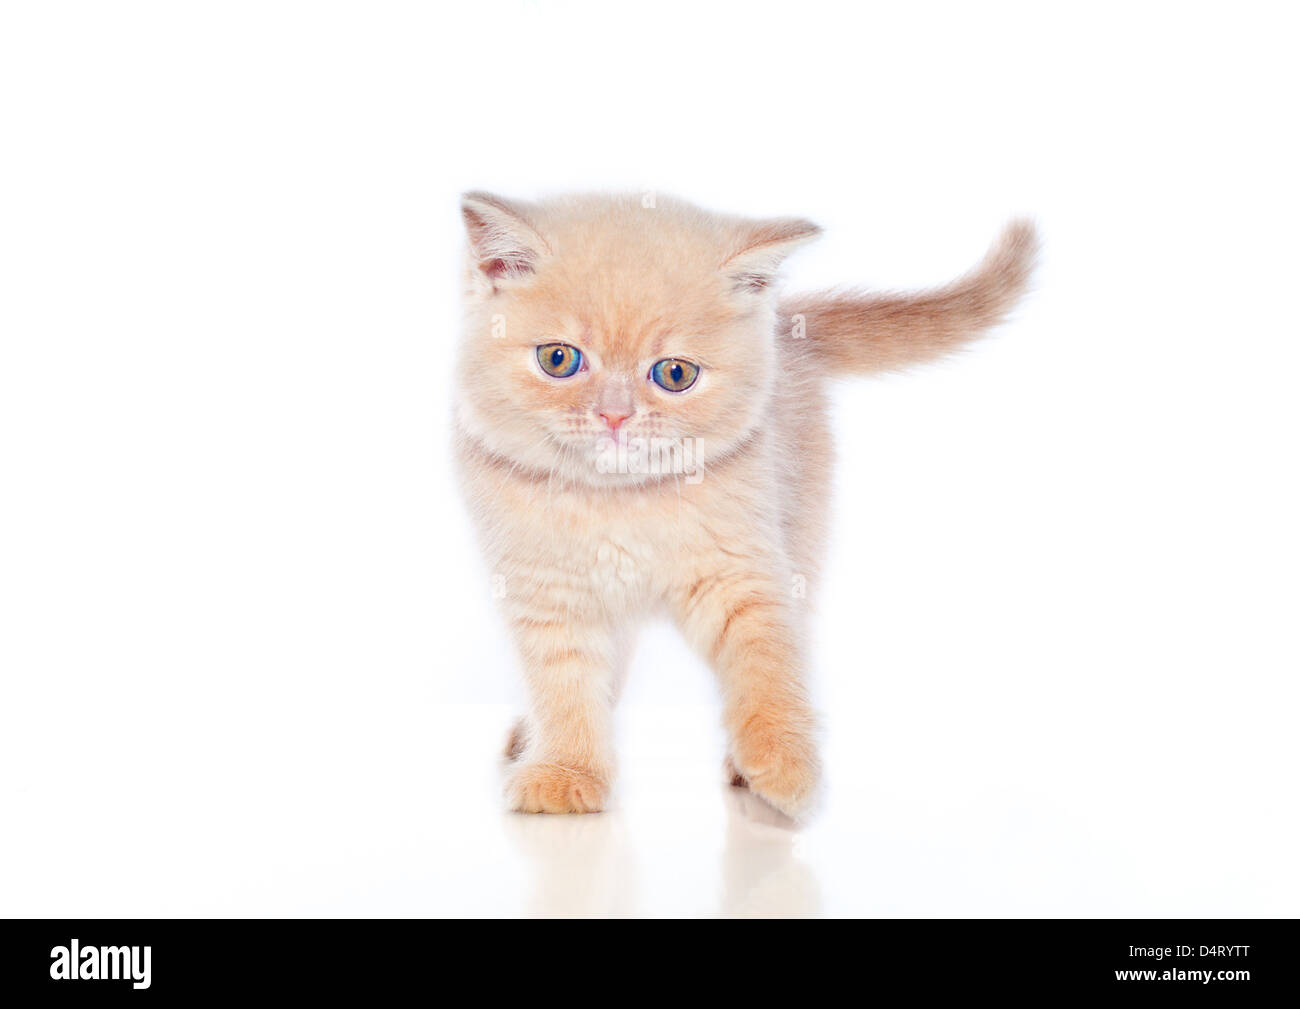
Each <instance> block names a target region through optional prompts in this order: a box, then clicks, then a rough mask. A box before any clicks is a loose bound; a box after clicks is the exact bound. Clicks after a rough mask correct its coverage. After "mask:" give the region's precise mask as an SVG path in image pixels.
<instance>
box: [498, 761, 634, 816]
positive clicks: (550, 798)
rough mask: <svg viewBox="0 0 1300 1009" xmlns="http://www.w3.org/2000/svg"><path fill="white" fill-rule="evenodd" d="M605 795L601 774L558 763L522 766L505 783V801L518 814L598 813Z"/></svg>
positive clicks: (606, 785)
mask: <svg viewBox="0 0 1300 1009" xmlns="http://www.w3.org/2000/svg"><path fill="white" fill-rule="evenodd" d="M608 793H609V782H608V781H607V780H606V778H605V776H604V775H602V774H599V773H597V772H595V771H587V770H583V769H581V768H576V767H564V766H562V765H560V764H545V763H532V764H523V765H521V766H520V767H518V768H516V769H514V770H513V771H511V773H510V777H509V778H508V779H507V781H506V800H507V801H508V802H509V803H510V808H511V809H513V810H516V811H518V812H520V813H599V812H600V811H601V810H602V809H604V808H605V798H606V796H607V795H608Z"/></svg>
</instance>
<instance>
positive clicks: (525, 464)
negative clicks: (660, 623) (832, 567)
mask: <svg viewBox="0 0 1300 1009" xmlns="http://www.w3.org/2000/svg"><path fill="white" fill-rule="evenodd" d="M647 203H653V205H646V204H647ZM462 210H463V214H464V218H465V224H466V230H467V234H468V239H469V257H468V263H467V267H466V273H465V292H466V297H465V305H466V317H465V336H464V340H463V343H462V348H461V360H460V365H459V369H458V372H457V380H458V406H457V415H456V422H457V448H458V458H459V462H460V467H461V470H462V476H463V483H464V487H465V490H466V494H467V498H468V501H469V505H470V509H471V511H472V514H473V516H474V518H475V520H476V522H477V525H478V527H479V529H480V531H481V534H482V541H483V545H484V549H485V550H486V553H487V556H488V560H489V563H490V565H491V567H492V570H493V571H494V572H495V574H496V583H495V584H496V588H497V592H496V595H497V596H498V597H499V598H500V601H501V603H502V607H503V611H504V615H505V618H506V621H507V623H508V625H509V627H510V630H511V633H512V634H513V636H514V639H515V642H516V644H517V646H518V651H519V655H520V658H521V660H522V665H523V670H524V675H525V679H526V683H527V688H528V697H529V710H528V712H527V715H526V716H525V717H524V718H523V719H521V721H520V723H519V725H518V726H517V727H516V728H515V730H514V732H513V733H512V734H511V737H510V740H509V742H508V744H507V758H508V761H509V763H508V768H507V786H506V792H507V798H508V801H509V803H510V806H511V807H512V808H514V809H517V810H523V811H529V812H551V813H564V812H592V811H596V810H599V809H601V808H603V807H604V805H605V803H606V801H607V797H608V794H609V788H610V783H611V781H612V780H613V776H614V750H613V743H612V740H611V709H612V706H613V704H614V701H615V699H616V697H617V695H618V692H619V687H620V684H621V681H622V678H623V674H624V670H625V668H626V665H627V659H628V655H629V651H630V649H631V647H632V643H633V637H634V635H635V632H636V629H637V627H638V626H639V624H640V622H641V621H642V620H643V619H644V618H645V617H646V616H647V615H649V614H652V613H654V612H656V611H666V612H667V613H668V614H669V615H670V616H671V617H672V619H673V620H675V621H676V623H677V624H678V626H679V627H680V628H681V630H682V632H683V633H684V634H685V636H686V637H687V639H688V640H689V641H690V642H691V644H692V645H693V646H694V647H695V648H696V649H697V650H698V651H699V653H700V654H701V655H703V656H704V657H705V658H706V659H707V661H708V662H709V663H710V664H711V665H712V666H713V668H714V669H715V670H716V671H717V675H718V679H719V682H720V685H721V689H722V695H723V710H724V720H725V724H726V729H727V734H728V739H729V741H730V743H729V753H728V755H727V775H728V777H729V778H730V779H731V780H733V782H734V783H735V784H738V785H747V786H748V787H750V788H751V789H753V790H754V791H755V792H756V793H757V794H759V795H760V796H762V797H763V798H765V799H766V800H767V801H768V802H770V803H771V804H772V805H774V806H775V807H777V808H778V809H780V810H781V811H783V812H785V813H787V814H789V815H792V816H797V815H799V814H800V813H802V812H804V811H805V810H806V809H807V808H808V807H809V804H810V802H811V801H812V799H813V797H814V795H815V791H816V784H817V779H818V759H817V751H816V746H815V732H814V730H815V718H814V714H813V711H812V709H811V707H810V705H809V701H808V696H807V692H806V689H805V685H804V658H803V655H804V644H803V635H804V623H805V620H804V616H805V612H806V598H805V597H806V595H807V593H808V591H809V590H810V589H811V587H812V586H814V585H815V583H816V580H817V572H818V566H819V563H820V557H821V554H822V550H823V547H824V540H825V519H826V508H827V496H828V487H829V470H830V465H831V438H830V432H829V428H828V425H827V419H826V410H825V393H824V386H825V384H826V380H827V379H828V378H829V377H831V376H833V375H837V374H864V373H868V372H872V371H880V370H882V369H893V368H900V367H904V366H906V365H909V364H913V363H916V362H922V361H927V360H930V359H933V358H936V357H938V356H941V355H943V354H945V353H947V352H949V351H951V350H952V349H954V348H956V347H958V346H961V345H962V344H963V343H965V342H967V341H969V340H971V339H972V338H974V337H975V336H977V335H979V334H980V333H981V332H983V331H984V330H986V329H987V328H988V327H990V326H992V325H994V324H995V323H997V322H998V321H999V320H1000V319H1001V318H1002V317H1003V315H1004V314H1005V313H1006V312H1007V311H1008V310H1009V309H1010V308H1011V307H1012V306H1013V305H1014V303H1015V302H1016V300H1017V298H1018V297H1019V295H1020V294H1021V292H1022V290H1023V289H1024V286H1025V284H1026V281H1027V279H1028V276H1029V272H1030V268H1031V261H1032V258H1033V252H1034V235H1033V231H1032V229H1031V228H1030V226H1029V225H1028V224H1025V223H1013V224H1012V225H1010V226H1009V227H1008V229H1007V231H1006V232H1005V234H1004V235H1003V236H1002V238H1001V239H1000V241H999V242H998V243H997V245H996V246H995V247H994V248H993V250H992V251H991V252H990V253H989V255H988V257H987V258H986V259H985V260H984V262H983V263H982V264H981V265H980V266H979V267H977V268H976V269H975V270H974V271H972V272H971V273H970V274H969V275H967V276H966V277H964V278H962V279H960V280H958V281H956V282H955V283H953V284H951V285H949V286H948V287H945V288H942V289H939V290H936V291H933V292H928V293H923V294H916V295H869V294H857V293H852V292H848V293H833V292H832V293H826V294H819V295H811V296H805V297H797V298H792V299H789V300H787V301H780V300H778V298H777V295H776V293H775V285H774V281H775V279H776V272H777V270H778V268H779V266H780V264H781V261H782V260H783V259H784V258H785V257H786V256H787V255H788V254H789V253H790V252H791V251H793V250H794V249H795V248H797V247H798V246H799V245H800V244H802V243H804V242H806V241H808V240H809V239H811V238H813V237H815V236H816V235H817V233H818V229H817V227H816V226H815V225H813V224H810V223H808V222H806V221H802V220H797V219H793V218H791V219H778V220H766V221H754V220H745V219H740V218H734V217H727V216H722V215H718V214H712V213H708V212H705V211H702V210H700V209H698V208H695V207H693V206H690V205H689V204H686V203H683V202H679V201H670V200H666V199H664V198H662V197H660V198H659V199H657V200H654V201H644V202H643V201H642V200H641V199H640V198H637V197H606V196H583V197H569V198H562V199H555V200H549V201H546V202H540V203H529V204H525V203H518V202H511V201H507V200H503V199H501V198H500V197H496V196H491V195H488V194H483V193H470V194H467V195H466V196H465V197H464V199H463V203H462ZM548 343H564V344H569V345H571V346H574V347H577V348H579V349H580V350H581V351H582V352H583V355H584V368H583V370H581V371H580V372H579V373H578V374H576V375H574V376H572V377H570V378H562V379H560V378H553V377H551V376H550V375H548V374H546V373H545V372H544V371H543V369H542V368H541V367H539V365H538V361H537V347H538V346H539V345H542V344H548ZM663 358H684V359H687V360H689V361H692V362H695V363H696V364H698V365H699V366H700V374H699V378H698V379H697V381H696V383H695V385H694V386H692V387H691V388H690V389H689V390H687V391H685V392H678V393H674V392H668V391H665V390H664V389H662V388H660V387H659V386H657V385H655V384H654V383H653V382H651V381H650V380H649V378H648V375H649V370H650V368H651V366H652V365H653V364H654V362H655V361H658V360H661V359H663ZM624 416H625V417H626V420H624V421H622V422H621V423H619V424H617V425H615V427H613V428H611V423H612V419H617V418H619V417H624ZM652 439H657V440H659V442H660V443H662V444H670V445H686V446H688V447H689V453H688V455H689V457H690V458H689V460H688V461H689V463H690V468H689V469H686V468H683V467H680V466H678V467H674V468H673V470H672V471H669V472H665V471H663V470H662V469H660V470H659V471H647V470H646V467H644V466H641V467H638V466H635V465H618V466H610V465H608V462H609V460H610V459H611V458H614V456H613V455H611V453H612V452H613V450H614V449H615V448H617V447H618V446H620V445H622V446H623V447H626V446H628V445H636V444H646V443H647V442H649V441H650V440H652Z"/></svg>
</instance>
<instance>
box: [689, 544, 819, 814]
mask: <svg viewBox="0 0 1300 1009" xmlns="http://www.w3.org/2000/svg"><path fill="white" fill-rule="evenodd" d="M777 585H778V583H777V581H776V580H775V579H772V578H769V577H768V576H767V575H766V574H765V573H760V572H755V571H746V570H736V569H734V568H731V567H721V566H720V567H719V568H717V569H715V570H713V571H710V572H708V573H701V572H700V571H699V569H697V570H696V572H695V573H694V574H693V576H692V577H691V579H690V580H689V581H687V582H684V583H683V585H682V587H681V590H680V593H679V595H678V599H677V606H676V608H677V611H678V614H679V618H680V620H681V623H682V627H683V630H684V631H685V632H686V634H687V637H688V638H690V639H691V640H692V641H693V642H694V643H695V645H696V646H697V647H698V648H699V649H700V650H701V651H702V652H703V653H704V654H705V655H707V656H708V657H709V658H710V659H711V660H712V662H713V665H714V668H715V669H716V670H717V673H718V677H719V680H720V681H721V685H722V691H723V704H724V718H725V722H726V727H727V731H728V734H729V735H730V738H731V754H730V761H731V764H732V766H733V767H734V769H735V770H736V771H737V772H738V773H739V775H740V776H742V777H743V779H744V782H746V783H748V785H749V787H750V788H752V789H753V790H754V791H755V792H757V793H758V794H759V795H761V796H762V797H763V798H764V799H766V800H767V801H768V802H770V803H771V804H772V805H773V806H775V807H776V808H777V809H779V810H781V812H783V813H786V814H787V815H789V816H798V815H799V814H801V813H803V812H805V811H806V810H807V808H808V806H809V805H810V804H811V802H812V800H813V798H814V795H815V792H816V787H817V781H818V775H819V769H820V765H819V762H818V759H817V750H816V739H815V730H816V719H815V717H814V715H813V712H812V707H811V705H810V704H809V701H808V696H807V691H806V689H805V686H804V681H803V669H802V659H801V656H800V649H799V644H798V640H797V636H796V634H795V632H794V628H793V621H792V619H791V616H792V615H791V613H790V610H789V606H790V602H789V600H788V599H786V598H785V597H784V596H783V595H782V594H781V592H780V589H779V588H778V587H777ZM737 783H740V782H737Z"/></svg>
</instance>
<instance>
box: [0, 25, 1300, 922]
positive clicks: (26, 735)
mask: <svg viewBox="0 0 1300 1009" xmlns="http://www.w3.org/2000/svg"><path fill="white" fill-rule="evenodd" d="M1287 20H1288V19H1287V13H1286V7H1285V5H1281V4H1279V5H1276V6H1271V5H1253V4H1239V5H1233V6H1232V7H1231V8H1228V7H1219V8H1217V9H1215V8H1209V7H1202V6H1200V5H1187V4H1177V5H1168V6H1165V5H1154V4H1117V5H1110V4H1093V5H1090V6H1089V7H1088V8H1087V10H1086V11H1085V10H1083V9H1080V10H1079V11H1078V12H1077V13H1074V14H1071V13H1067V12H1066V11H1065V9H1064V8H1061V7H1059V6H1055V5H1043V4H1023V5H1020V4H1017V5H1008V4H978V5H957V4H952V5H949V4H907V5H899V4H879V5H877V4H848V3H845V4H828V5H817V4H812V3H800V4H794V5H792V4H782V5H776V6H770V7H769V6H765V5H762V4H755V3H745V4H739V5H728V4H713V3H692V4H688V5H685V6H682V7H680V8H675V7H672V6H667V5H662V4H651V5H635V6H627V5H618V4H594V5H590V6H588V5H578V4H560V3H555V4H543V3H509V2H504V0H499V2H497V3H494V4H491V5H487V6H481V5H475V6H474V7H473V8H471V7H470V5H466V6H465V8H464V9H458V8H456V7H455V6H453V5H450V4H415V5H405V4H361V3H355V4H340V3H330V4H318V3H311V4H306V3H304V4H289V3H249V4H244V3H225V4H173V3H157V4H139V3H125V4H113V5H105V4H90V3H87V4H63V3H41V4H37V3H31V4H24V3H10V4H6V5H5V6H4V8H3V13H2V14H0V144H3V148H4V152H3V157H2V158H0V174H2V175H3V184H2V185H0V338H2V340H3V350H2V354H3V356H2V357H0V479H2V480H3V494H2V496H0V512H2V516H0V517H2V521H0V621H2V623H0V663H2V665H0V675H2V676H3V681H2V690H3V694H2V695H0V789H2V791H0V803H2V806H0V819H2V821H3V822H2V824H0V828H2V829H0V913H3V914H6V915H88V916H89V915H108V916H117V915H138V914H163V915H207V914H419V915H433V914H520V913H530V914H557V913H558V914H579V913H583V914H668V915H671V914H683V915H686V914H692V915H693V914H759V913H769V914H818V913H820V914H828V915H981V916H982V915H1061V916H1091V915H1154V916H1182V915H1209V916H1228V915H1233V916H1236V915H1247V916H1253V915H1295V914H1296V913H1298V912H1300V899H1298V898H1300V882H1298V880H1297V870H1296V862H1295V858H1294V854H1295V851H1296V850H1297V847H1300V816H1298V815H1297V806H1296V802H1297V790H1296V769H1297V763H1298V762H1297V746H1296V741H1295V722H1296V701H1297V688H1296V673H1297V645H1296V629H1295V619H1296V611H1297V602H1298V600H1297V594H1298V593H1297V577H1296V572H1297V561H1298V560H1300V557H1298V556H1297V554H1298V552H1300V551H1298V550H1297V533H1296V515H1297V512H1298V506H1300V501H1298V500H1297V499H1298V497H1300V494H1298V493H1297V490H1298V486H1297V475H1296V448H1295V446H1296V435H1297V430H1298V425H1297V421H1298V420H1300V418H1298V417H1297V406H1296V395H1295V385H1296V380H1297V364H1298V363H1300V351H1298V350H1297V339H1298V338H1300V332H1297V330H1298V328H1300V327H1298V325H1297V318H1296V303H1295V298H1294V291H1295V280H1296V271H1297V266H1298V265H1300V264H1298V263H1297V255H1296V247H1297V240H1298V236H1300V214H1297V198H1296V185H1295V180H1296V178H1297V176H1298V175H1300V164H1298V163H1297V157H1296V149H1295V143H1296V141H1295V136H1296V130H1295V96H1296V94H1297V85H1298V84H1300V81H1297V74H1296V70H1295V59H1294V57H1295V54H1294V45H1293V43H1294V39H1295V32H1294V28H1295V26H1294V25H1293V24H1289V23H1287ZM609 187H613V188H623V189H628V188H630V189H634V190H655V191H662V192H673V193H677V194H679V195H682V196H685V197H687V198H689V199H692V200H695V201H697V202H700V203H702V204H705V205H707V206H711V207H715V208H717V209H722V210H727V211H733V212H738V213H748V214H753V215H764V214H798V215H803V216H807V217H811V218H813V219H814V220H817V221H818V222H820V223H821V224H823V225H824V226H825V228H826V235H825V237H824V239H823V240H822V241H821V242H820V243H819V244H818V245H816V246H814V247H812V248H810V249H808V250H805V251H803V252H801V253H800V254H799V255H798V256H797V257H796V259H795V260H794V261H793V262H792V264H791V266H790V270H789V278H788V283H789V286H790V287H791V288H798V287H808V286H823V285H830V284H838V283H869V284H871V285H874V286H877V287H912V286H925V285H928V284H932V283H936V282H941V281H944V280H947V279H948V278H950V277H952V276H954V275H956V274H957V273H959V272H961V271H962V270H964V269H965V268H966V267H967V266H969V265H970V264H971V263H973V262H974V261H975V260H976V259H977V258H978V257H979V256H980V255H981V254H982V252H983V250H984V248H985V246H986V244H987V243H988V242H989V241H990V240H991V239H992V238H993V237H994V235H995V234H996V232H997V229H998V228H999V227H1000V225H1001V223H1002V222H1003V221H1004V219H1005V218H1007V217H1008V216H1010V215H1011V214H1013V213H1029V214H1032V215H1034V216H1035V217H1036V218H1037V220H1038V221H1039V224H1040V226H1041V229H1042V232H1043V236H1044V241H1045V252H1044V256H1043V261H1042V266H1041V270H1040V272H1039V274H1038V277H1037V280H1036V290H1035V293H1034V294H1033V295H1032V296H1031V298H1030V299H1029V300H1028V301H1027V302H1026V303H1025V305H1024V307H1023V308H1022V309H1021V310H1020V311H1019V312H1018V313H1017V315H1016V317H1015V319H1014V320H1013V322H1012V323H1011V324H1010V325H1008V326H1007V327H1004V328H1003V329H1002V330H1001V331H1000V332H999V333H998V334H997V335H996V336H995V337H994V338H993V339H991V340H989V341H987V342H985V343H983V344H981V345H979V346H978V347H977V348H976V349H974V350H973V351H972V352H970V353H968V354H966V355H964V356H962V357H960V358H958V359H956V360H953V361H951V362H948V363H946V364H943V365H939V366H936V367H932V368H929V369H925V370H920V371H917V372H914V373H912V374H909V375H907V376H902V377H892V378H888V379H876V380H863V381H856V382H850V383H846V384H843V385H842V386H840V387H839V388H838V389H837V392H836V395H835V428H836V432H837V437H838V443H839V449H840V455H841V458H840V462H839V466H838V473H837V486H836V489H835V495H836V496H835V516H836V519H835V528H834V547H833V552H832V560H831V564H830V567H829V571H828V574H827V578H826V581H825V584H824V585H823V587H822V591H821V599H820V610H819V617H818V619H817V622H816V642H817V645H816V663H815V675H816V686H817V693H818V697H819V701H820V704H821V707H822V709H823V710H824V711H825V713H826V718H825V721H826V735H827V749H828V754H827V756H828V778H829V782H828V790H827V798H826V805H825V808H824V810H823V812H822V814H821V816H820V817H819V818H817V819H816V820H814V821H813V822H812V823H811V824H810V825H808V826H806V827H804V828H802V829H798V830H794V829H791V828H789V826H788V825H785V824H782V823H779V822H775V821H774V820H772V818H770V817H767V816H766V815H765V813H764V811H763V809H762V808H759V807H758V806H757V805H756V804H755V803H754V802H752V801H749V800H748V799H747V797H745V796H744V795H743V794H740V793H732V792H729V791H727V790H725V789H722V788H720V786H719V785H718V783H717V779H718V758H719V756H720V752H721V749H720V746H721V743H720V740H719V739H718V738H717V734H716V728H715V723H716V713H715V711H714V709H713V705H714V698H713V692H712V686H711V684H710V681H709V676H708V673H707V671H706V670H704V669H703V668H702V667H701V666H700V665H699V663H698V662H697V661H696V660H695V659H694V658H693V657H692V656H691V655H690V654H689V653H688V652H687V651H686V649H685V648H684V647H683V646H682V645H680V644H679V643H678V642H677V640H676V639H675V637H674V636H673V634H672V633H671V632H670V631H669V630H668V629H662V630H656V631H655V632H653V633H651V634H648V635H647V636H646V637H645V638H644V639H643V642H642V648H641V651H640V653H639V655H638V658H637V660H636V663H635V665H634V668H633V674H632V687H631V694H630V696H629V697H628V698H627V703H626V705H625V707H624V709H623V711H622V712H621V717H622V719H623V732H624V739H623V745H622V747H621V755H622V758H623V769H624V770H623V776H622V779H621V780H620V783H619V789H618V792H617V798H616V803H615V808H614V809H613V810H612V811H611V812H610V813H607V814H604V815H602V816H598V817H587V818H554V817H551V818H546V817H533V818H527V817H514V816H508V815H506V814H503V813H502V812H501V810H500V806H499V799H498V795H497V788H498V783H497V779H496V775H497V769H496V764H495V760H496V756H497V752H498V749H499V746H500V744H501V740H502V732H503V729H504V726H505V725H506V724H507V722H508V720H509V717H510V714H511V712H512V710H513V706H514V700H515V696H516V695H515V690H516V688H515V686H514V680H515V666H514V658H513V656H512V655H511V654H510V652H509V650H508V648H507V647H506V645H505V643H504V641H503V635H502V632H501V628H500V626H499V625H498V623H497V622H496V617H495V615H494V613H493V610H492V600H491V598H490V586H489V581H488V576H487V573H486V572H485V571H484V570H483V568H482V567H481V564H480V561H479V559H478V556H477V553H476V550H475V548H474V545H473V542H472V539H471V535H470V531H469V527H468V523H467V521H466V519H465V517H464V516H463V513H462V509H461V505H460V501H459V498H458V496H457V492H456V488H455V485H454V483H453V480H452V477H451V472H450V465H449V441H450V432H449V427H448V420H449V411H450V405H449V404H450V393H451V390H452V388H453V386H454V383H455V381H456V375H455V371H454V368H453V360H454V357H453V348H454V346H455V342H456V339H457V317H458V307H457V300H456V296H457V291H458V286H459V284H458V282H459V274H458V271H459V268H460V257H461V242H462V238H461V233H460V224H459V218H458V213H457V195H458V193H459V192H461V191H462V190H464V189H469V188H483V189H489V190H496V191H499V192H502V193H505V194H509V195H514V196H523V197H528V196H535V195H543V194H546V193H549V192H556V191H563V190H568V189H587V188H609Z"/></svg>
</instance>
